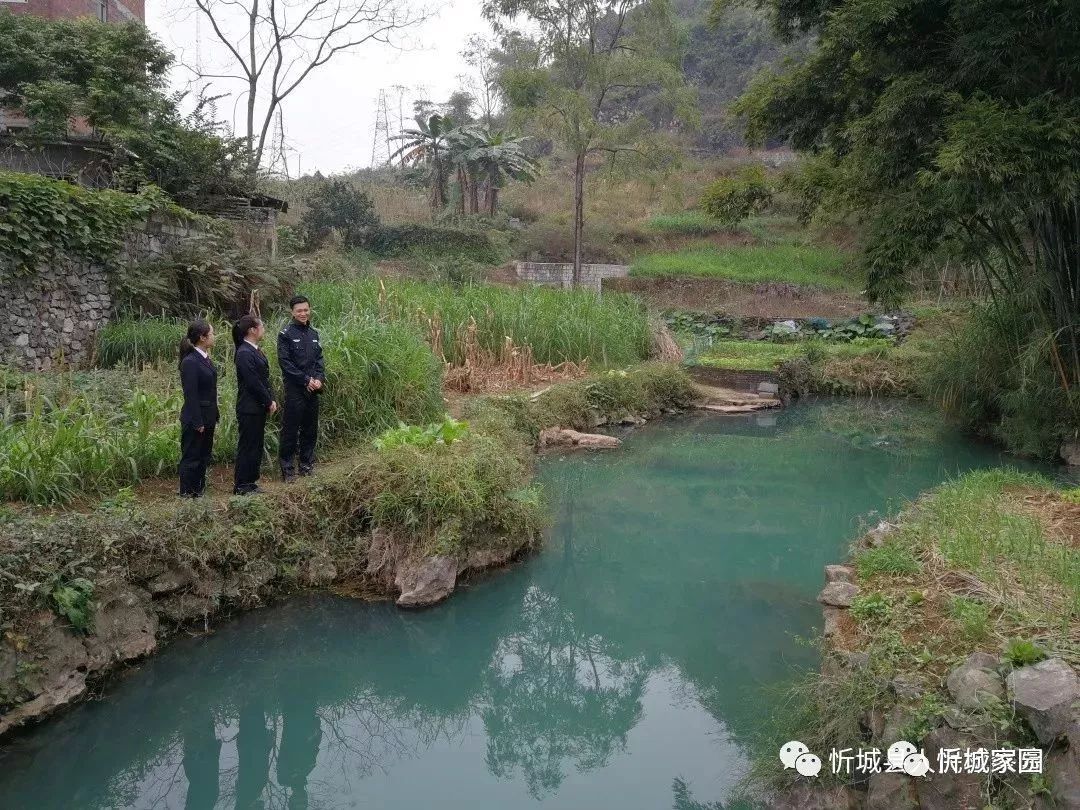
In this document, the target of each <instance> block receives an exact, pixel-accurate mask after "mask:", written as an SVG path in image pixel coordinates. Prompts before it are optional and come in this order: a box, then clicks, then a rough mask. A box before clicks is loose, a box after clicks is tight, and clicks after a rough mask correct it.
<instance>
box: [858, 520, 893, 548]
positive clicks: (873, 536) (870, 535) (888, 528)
mask: <svg viewBox="0 0 1080 810" xmlns="http://www.w3.org/2000/svg"><path fill="white" fill-rule="evenodd" d="M895 530H896V526H895V525H894V524H892V523H889V522H888V521H885V520H883V521H881V522H880V523H879V524H878V525H877V526H875V527H874V528H872V529H871V530H870V531H868V532H867V533H866V537H865V539H866V544H867V545H869V546H871V547H872V548H877V547H878V546H881V545H882V544H883V543H884V542H885V539H886V538H887V537H888V536H889V535H890V534H892V533H893V532H894V531H895Z"/></svg>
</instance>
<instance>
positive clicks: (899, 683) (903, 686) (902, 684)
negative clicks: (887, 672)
mask: <svg viewBox="0 0 1080 810" xmlns="http://www.w3.org/2000/svg"><path fill="white" fill-rule="evenodd" d="M889 686H890V687H891V688H892V691H893V694H895V695H896V696H897V697H898V698H900V699H901V700H918V699H920V698H921V697H922V696H923V692H925V691H926V690H925V688H924V686H923V682H922V681H921V680H919V679H918V678H917V677H916V676H914V675H905V674H903V673H901V674H900V675H897V676H896V677H894V678H893V679H892V681H891V682H890V683H889Z"/></svg>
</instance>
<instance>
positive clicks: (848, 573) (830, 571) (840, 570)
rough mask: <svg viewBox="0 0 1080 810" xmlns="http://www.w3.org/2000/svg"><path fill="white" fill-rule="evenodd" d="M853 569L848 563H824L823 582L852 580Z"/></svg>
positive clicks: (853, 576)
mask: <svg viewBox="0 0 1080 810" xmlns="http://www.w3.org/2000/svg"><path fill="white" fill-rule="evenodd" d="M854 581H855V569H854V568H852V567H851V566H850V565H826V566H825V582H854Z"/></svg>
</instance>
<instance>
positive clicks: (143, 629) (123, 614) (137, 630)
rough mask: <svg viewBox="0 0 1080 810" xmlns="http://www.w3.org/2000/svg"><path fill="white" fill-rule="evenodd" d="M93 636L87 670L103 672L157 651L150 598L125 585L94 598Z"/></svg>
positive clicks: (88, 641)
mask: <svg viewBox="0 0 1080 810" xmlns="http://www.w3.org/2000/svg"><path fill="white" fill-rule="evenodd" d="M91 627H92V628H93V632H92V633H90V634H89V635H88V636H87V637H86V638H85V639H84V643H85V645H86V656H87V668H88V669H89V671H90V672H100V671H102V670H104V669H106V668H108V667H109V665H111V664H112V663H114V662H121V661H131V660H133V659H135V658H141V657H142V656H144V655H149V654H150V653H152V652H154V650H156V649H157V632H158V617H157V614H156V613H155V612H154V609H153V606H152V604H151V602H150V594H148V593H147V592H146V591H144V590H143V589H142V588H136V587H134V586H132V585H129V584H127V583H126V582H122V583H119V584H116V585H113V586H111V587H108V588H106V589H103V590H101V591H99V592H98V594H96V595H95V597H94V612H93V617H92V625H91Z"/></svg>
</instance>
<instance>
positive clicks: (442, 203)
mask: <svg viewBox="0 0 1080 810" xmlns="http://www.w3.org/2000/svg"><path fill="white" fill-rule="evenodd" d="M453 129H454V122H453V120H451V119H450V118H448V117H446V116H443V115H439V114H438V113H435V114H433V115H430V116H428V117H426V118H425V117H424V116H419V115H418V116H417V117H416V128H415V129H406V130H404V131H403V132H401V133H400V134H398V135H394V136H393V138H392V140H396V141H405V144H404V145H403V146H402V147H401V148H400V149H398V150H397V151H396V152H394V154H392V155H391V156H390V161H391V162H393V161H394V160H396V159H397V158H399V157H400V158H401V160H402V162H403V163H405V164H411V165H413V166H428V167H429V169H430V178H431V213H432V216H434V215H435V214H436V213H438V212H439V211H441V210H442V209H443V208H445V207H446V158H447V142H446V139H447V136H448V135H449V134H450V132H451V131H452V130H453Z"/></svg>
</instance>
